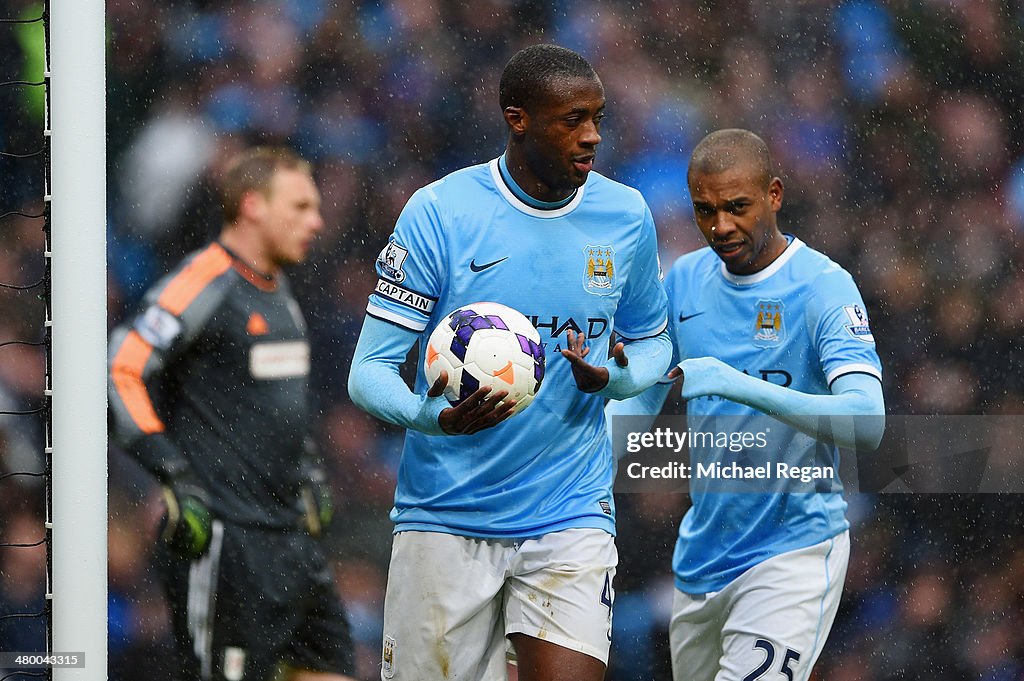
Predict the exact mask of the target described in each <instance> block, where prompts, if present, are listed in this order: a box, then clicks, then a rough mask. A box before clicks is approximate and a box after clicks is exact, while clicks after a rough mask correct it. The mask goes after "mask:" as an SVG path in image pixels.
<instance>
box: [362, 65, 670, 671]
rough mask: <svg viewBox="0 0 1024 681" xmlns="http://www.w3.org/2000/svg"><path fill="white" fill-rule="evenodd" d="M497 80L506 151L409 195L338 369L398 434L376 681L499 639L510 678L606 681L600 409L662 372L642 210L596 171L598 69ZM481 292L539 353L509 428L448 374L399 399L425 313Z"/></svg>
mask: <svg viewBox="0 0 1024 681" xmlns="http://www.w3.org/2000/svg"><path fill="white" fill-rule="evenodd" d="M499 90H500V105H501V109H502V112H503V116H504V119H505V122H506V124H507V126H508V130H509V139H508V144H507V146H506V148H505V152H504V153H503V154H502V155H501V156H500V157H499V158H496V159H494V160H492V161H490V162H489V163H484V164H481V165H476V166H472V167H468V168H464V169H462V170H459V171H456V172H454V173H452V174H450V175H448V176H446V177H444V178H442V179H440V180H438V181H436V182H434V183H432V184H430V185H427V186H426V187H423V188H422V189H420V190H419V191H417V192H416V193H415V194H414V195H413V196H412V197H411V198H410V199H409V202H408V203H407V204H406V206H405V209H404V210H403V211H402V214H401V215H400V216H399V218H398V222H397V225H396V226H395V230H394V233H393V234H392V235H391V237H390V238H389V240H388V243H387V244H386V245H385V246H384V248H383V250H382V251H381V254H380V256H379V258H378V261H377V273H378V275H379V281H378V283H377V286H376V288H375V290H374V293H373V294H372V295H371V296H370V300H369V304H368V305H367V308H366V311H367V315H366V319H365V321H364V324H363V329H362V332H361V334H360V338H359V343H358V345H357V347H356V351H355V356H354V358H353V362H352V370H351V374H350V376H349V392H350V395H351V397H352V399H353V400H354V401H355V402H356V403H357V404H358V405H360V406H361V407H362V408H364V409H366V410H367V411H368V412H370V413H372V414H374V415H375V416H377V417H378V418H381V419H383V420H385V421H388V422H391V423H395V424H398V425H401V426H404V427H405V428H406V429H407V433H406V439H405V448H404V451H403V454H402V460H401V463H400V467H399V474H398V487H397V490H396V492H395V506H394V509H393V511H392V514H391V517H392V520H393V521H394V522H395V537H394V542H393V548H392V556H391V566H390V570H389V574H388V586H387V594H386V597H385V604H384V641H383V651H382V663H381V676H382V678H384V679H406V680H420V679H442V678H456V679H465V680H467V681H472V680H479V681H483V680H485V679H488V680H489V679H503V678H505V674H506V651H507V648H508V643H511V644H512V647H513V648H514V653H515V657H516V659H517V661H518V667H519V678H520V680H521V681H554V680H556V679H573V680H574V681H597V680H599V679H601V678H603V676H604V670H605V665H606V662H607V658H608V647H609V642H610V634H611V630H610V628H611V608H612V600H613V590H612V579H613V577H614V573H615V566H616V563H617V554H616V551H615V544H614V538H613V536H614V532H615V520H614V513H615V509H614V502H613V499H612V479H613V473H614V458H613V456H612V452H611V444H610V441H609V439H608V436H607V432H606V427H605V421H604V413H603V409H604V401H605V398H606V397H612V398H619V399H622V398H626V397H629V396H632V395H635V394H637V393H639V392H641V391H642V390H644V389H645V388H647V387H649V386H651V385H653V384H654V383H655V382H656V381H657V380H658V378H659V377H660V376H662V375H664V372H665V371H666V369H667V368H668V366H669V356H670V345H669V341H668V337H667V334H666V332H665V329H666V324H667V321H666V307H667V305H666V298H665V293H664V289H663V288H662V286H661V283H660V281H659V268H658V259H657V239H656V236H655V230H654V221H653V219H652V217H651V213H650V210H649V209H648V207H647V205H646V203H645V201H644V200H643V198H642V197H641V195H640V193H639V192H637V191H636V190H635V189H632V188H630V187H626V186H624V185H621V184H619V183H617V182H614V181H612V180H610V179H608V178H605V177H603V176H601V175H599V174H598V173H596V172H593V171H592V168H593V164H594V161H595V154H596V149H597V147H598V144H599V143H600V141H601V135H600V132H599V130H600V125H601V119H602V118H603V117H604V108H605V98H604V88H603V87H602V85H601V81H600V79H599V78H598V77H597V75H596V74H595V72H594V70H593V68H592V67H591V66H590V64H589V63H587V61H586V60H585V59H584V58H583V57H581V56H580V55H579V54H576V53H575V52H573V51H571V50H567V49H564V48H561V47H556V46H553V45H537V46H533V47H529V48H526V49H525V50H522V51H520V52H519V53H517V54H516V55H515V56H513V57H512V59H511V60H510V61H509V62H508V64H507V66H506V67H505V70H504V72H503V74H502V77H501V83H500V88H499ZM479 301H487V302H494V303H498V304H500V305H504V306H507V307H510V308H512V309H514V310H518V311H519V312H521V313H522V314H523V315H525V316H526V317H527V318H528V319H529V320H530V321H531V323H532V325H533V326H534V327H536V329H537V330H538V331H539V334H540V342H541V343H542V344H543V345H544V346H546V347H545V350H546V353H545V354H546V368H545V371H544V376H543V385H542V386H541V388H540V390H539V391H538V392H537V394H536V396H535V398H534V400H533V402H532V403H531V404H530V406H529V408H527V409H524V410H523V411H522V412H521V413H518V414H516V415H515V416H514V417H512V418H511V419H509V417H510V415H511V414H512V410H513V409H514V408H515V405H514V404H513V401H511V400H505V399H504V398H505V397H506V396H507V395H506V391H504V390H496V391H491V389H490V388H488V387H481V388H480V389H478V390H474V391H472V392H469V393H468V394H466V395H465V396H464V397H463V398H462V399H460V400H458V403H457V405H455V406H453V404H452V403H450V402H449V401H448V399H446V398H445V397H444V396H443V392H444V390H445V389H446V387H447V386H448V380H449V379H450V378H451V377H450V376H447V372H444V373H442V374H441V375H439V376H438V377H437V379H436V380H435V381H434V382H433V383H432V384H428V383H427V380H426V378H425V377H424V374H423V370H422V363H421V368H420V369H419V371H418V372H417V377H416V385H415V387H414V389H413V390H410V389H409V387H408V386H407V385H406V384H405V382H404V381H403V380H402V378H401V376H400V375H399V366H400V365H401V364H402V363H403V362H404V361H405V358H406V356H407V354H408V352H409V350H410V348H411V347H412V346H413V345H414V344H416V343H417V342H419V344H420V354H421V357H424V356H425V355H426V350H427V348H426V341H427V338H428V337H429V336H430V334H431V332H432V331H433V330H434V329H435V327H437V325H438V324H439V323H440V322H441V320H442V319H444V318H445V317H446V316H447V315H449V314H450V313H452V311H453V310H458V309H460V308H461V307H462V306H464V305H466V304H468V303H474V302H479ZM467 314H468V313H467ZM459 320H460V321H459V323H460V324H463V323H465V324H472V323H473V319H470V318H467V317H465V315H463V316H460V317H459ZM468 328H470V327H460V329H462V330H463V331H466V333H467V334H468V330H467V329H468ZM613 331H614V332H615V333H617V334H618V335H619V338H620V339H621V340H622V343H617V344H616V346H615V347H614V348H611V355H612V356H611V358H608V355H609V340H610V337H611V334H612V332H613ZM464 340H465V341H466V342H469V343H472V340H471V335H466V336H465V338H464ZM591 349H593V354H592V357H591V358H590V359H591V361H588V353H590V352H591ZM559 351H560V352H561V355H562V356H558V352H559ZM593 358H597V359H596V360H594V359H593ZM428 359H429V358H428ZM456 392H460V391H456ZM460 396H461V393H460ZM506 419H508V420H507V421H506Z"/></svg>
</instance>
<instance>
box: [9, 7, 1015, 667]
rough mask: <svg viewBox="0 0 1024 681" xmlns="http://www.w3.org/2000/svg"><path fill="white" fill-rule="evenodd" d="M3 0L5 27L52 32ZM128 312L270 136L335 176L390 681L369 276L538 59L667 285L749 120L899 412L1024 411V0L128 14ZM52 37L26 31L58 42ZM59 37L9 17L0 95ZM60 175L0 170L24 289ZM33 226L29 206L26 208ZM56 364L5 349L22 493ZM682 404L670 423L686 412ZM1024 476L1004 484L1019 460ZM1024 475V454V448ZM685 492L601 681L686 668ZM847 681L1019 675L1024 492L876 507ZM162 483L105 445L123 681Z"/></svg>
mask: <svg viewBox="0 0 1024 681" xmlns="http://www.w3.org/2000/svg"><path fill="white" fill-rule="evenodd" d="M40 11H41V4H40V3H39V2H38V1H35V0H8V1H7V2H5V3H4V8H3V10H0V14H3V16H0V18H10V17H22V18H27V17H33V16H39V14H40ZM107 25H108V51H107V55H108V57H107V58H108V63H107V134H108V140H109V143H108V215H109V223H108V232H107V239H108V254H109V255H108V268H109V301H108V309H109V317H110V319H109V321H110V323H111V324H112V323H114V322H115V321H117V320H119V319H121V318H122V317H123V316H124V315H125V314H127V313H128V312H129V311H130V310H131V309H133V307H134V306H135V305H136V304H137V302H138V300H139V297H140V295H141V294H142V292H143V291H144V290H145V289H146V287H147V286H148V285H149V284H151V283H152V282H153V281H154V279H155V278H156V277H158V276H159V275H161V274H162V273H163V272H164V271H165V270H166V269H167V268H168V267H169V266H170V265H171V264H173V263H175V262H177V261H178V260H179V259H180V258H181V257H182V256H183V255H184V254H185V253H186V252H188V251H190V250H192V249H193V248H195V247H197V246H198V245H200V244H201V243H203V242H204V241H206V240H207V239H209V238H210V236H212V234H213V233H214V231H215V230H216V229H217V228H218V227H219V226H220V220H219V213H218V210H217V206H216V200H215V198H214V196H215V193H214V192H215V188H216V186H217V182H218V178H219V176H220V172H221V169H222V164H223V161H224V160H225V159H226V158H227V157H228V156H229V155H230V153H231V152H232V151H233V150H235V149H238V148H241V147H242V146H244V145H247V144H251V143H254V142H277V143H284V144H288V145H291V146H293V147H295V148H296V149H297V150H298V151H299V152H300V153H302V154H303V155H305V156H306V157H308V158H310V159H311V160H312V161H314V163H315V164H316V168H317V177H318V181H319V184H320V187H321V190H322V192H323V199H324V202H323V208H324V217H325V219H326V222H327V225H328V229H327V230H326V233H325V234H324V236H323V238H322V239H321V240H320V242H319V243H318V244H317V246H316V251H315V253H314V254H313V256H312V258H311V260H310V261H309V262H308V263H307V264H306V265H304V266H303V267H301V268H297V269H296V270H295V271H293V272H292V274H291V276H292V278H293V282H294V284H295V287H296V289H297V293H298V295H299V297H300V301H301V302H302V304H303V307H304V310H305V313H306V316H307V319H308V321H309V322H310V327H311V332H312V336H313V337H312V340H313V346H314V357H313V362H314V367H315V371H314V374H313V377H314V385H313V388H314V392H315V399H316V403H317V405H318V409H319V414H320V418H319V419H318V421H317V425H316V437H317V438H318V440H319V442H320V445H321V447H322V449H323V451H324V452H326V453H327V454H328V456H329V459H330V462H331V474H332V482H333V484H334V490H335V495H336V501H337V506H338V509H339V510H338V513H337V514H336V517H341V518H342V519H343V522H340V523H336V526H335V528H334V530H333V534H332V536H331V539H330V540H331V541H332V549H333V555H334V556H336V574H337V584H338V588H339V589H340V591H341V592H342V593H343V595H344V597H345V598H346V600H347V603H348V606H349V609H350V616H351V619H352V623H353V630H354V632H355V634H356V638H357V643H358V645H359V660H360V665H361V667H360V669H361V676H362V678H366V679H372V678H376V677H377V674H378V673H379V671H378V670H379V657H380V651H379V647H380V637H381V615H382V599H383V587H384V583H385V578H386V566H387V557H388V555H389V551H390V522H389V521H388V518H387V514H388V510H389V509H390V506H391V501H392V493H393V489H394V481H395V480H394V477H395V470H396V465H397V460H398V457H399V454H400V451H401V441H402V434H401V432H400V431H399V430H398V429H394V428H390V427H385V426H383V425H381V424H380V423H378V422H376V421H375V420H373V419H372V418H370V417H368V416H366V415H365V414H363V413H361V412H360V411H358V410H357V409H356V408H355V407H353V406H352V405H351V404H350V403H349V401H348V399H347V396H346V394H345V378H346V376H347V372H348V362H349V358H350V356H351V352H352V349H353V347H354V343H355V339H356V336H357V333H358V330H359V327H360V324H361V321H362V316H363V309H364V306H365V301H366V296H367V295H368V293H369V292H370V290H371V289H372V286H373V283H374V278H375V275H374V272H373V260H374V258H375V256H376V254H377V252H378V251H379V250H380V248H381V247H382V245H383V244H384V242H385V240H386V238H387V235H388V234H389V232H390V230H391V228H392V226H393V224H394V220H395V218H396V217H397V215H398V212H399V211H400V209H401V207H402V205H403V204H404V202H405V201H406V199H407V198H408V197H409V196H410V195H411V193H412V192H413V191H414V190H415V189H416V188H418V187H419V186H421V185H423V184H426V183H427V182H429V181H431V180H433V179H435V178H437V177H439V176H441V175H443V174H445V173H447V172H449V171H451V170H454V169H456V168H458V167H461V166H464V165H468V164H470V163H476V162H484V161H487V160H489V159H491V158H493V157H496V156H497V155H498V154H499V153H501V151H502V149H503V148H504V143H505V139H506V133H505V130H504V123H503V121H502V119H501V116H500V111H499V107H498V104H497V83H498V80H499V76H500V73H501V69H502V68H503V66H504V64H505V62H506V61H507V59H508V58H509V57H510V56H511V55H512V54H513V53H514V52H515V51H516V50H518V49H519V48H521V47H524V46H526V45H528V44H532V43H536V42H555V43H558V44H562V45H565V46H567V47H571V48H573V49H576V50H578V51H580V52H581V53H583V54H584V55H585V56H587V57H588V58H589V59H590V60H591V61H592V63H593V64H594V66H595V68H596V69H597V71H598V73H599V75H600V76H601V78H602V80H603V82H604V85H605V88H606V92H607V99H608V116H607V118H606V123H605V125H604V127H603V129H602V136H603V141H602V143H601V146H600V148H599V153H598V161H597V163H598V167H597V169H598V170H599V172H601V173H603V174H605V175H608V176H610V177H612V178H615V179H618V180H620V181H623V182H626V183H629V184H632V185H634V186H636V187H638V188H639V189H640V190H641V191H642V192H643V193H644V195H645V197H646V198H647V200H648V202H649V204H650V205H651V208H652V211H653V213H654V216H655V219H656V222H657V224H658V229H659V233H660V239H661V258H662V262H663V263H664V264H665V265H666V266H667V265H668V264H670V263H671V262H672V261H673V260H674V258H675V257H677V256H678V255H680V254H682V253H684V252H687V251H690V250H693V249H695V248H698V247H700V246H701V240H700V237H699V234H698V232H697V230H696V228H695V227H694V225H693V221H692V214H691V210H690V206H689V201H688V196H687V191H686V186H685V181H684V179H685V172H686V164H687V158H688V156H689V152H690V150H691V149H692V147H693V145H694V144H695V143H696V141H697V140H699V139H700V137H702V136H703V135H704V134H705V133H707V132H709V131H711V130H713V129H716V128H722V127H746V128H749V129H751V130H754V131H755V132H757V133H759V134H761V135H762V136H763V137H764V138H765V139H766V141H767V142H768V144H769V146H770V148H771V150H772V153H773V156H774V160H775V162H776V164H777V166H778V172H779V174H780V175H781V177H782V179H783V181H784V183H785V187H786V194H785V202H784V206H783V209H782V213H781V214H780V219H779V223H780V226H782V228H783V231H786V232H791V233H793V234H795V235H797V236H798V237H799V238H801V239H802V240H803V241H805V242H807V243H808V244H810V245H811V246H813V247H815V248H817V249H819V250H822V251H824V252H825V253H827V254H828V255H830V256H831V257H832V258H833V259H834V260H836V261H837V262H839V263H840V264H841V265H842V266H844V267H845V268H846V269H847V270H849V271H850V272H851V273H852V274H853V275H854V278H855V279H856V280H857V282H858V283H859V285H860V287H861V290H862V292H863V294H864V297H865V301H866V303H867V306H868V310H869V314H870V315H871V320H872V327H873V331H874V335H875V337H876V339H877V340H878V350H879V354H880V356H881V359H882V363H883V367H884V372H885V384H884V387H885V395H886V401H887V406H888V410H889V412H890V413H892V414H1001V415H1021V414H1022V413H1024V105H1022V103H1024V6H1022V4H1021V3H1020V2H1018V1H1016V0H970V1H967V0H844V1H841V2H828V1H825V0H790V1H787V2H776V3H770V2H753V1H748V0H735V1H733V2H707V1H699V0H635V1H633V2H625V1H621V2H619V1H612V0H607V1H603V2H602V1H595V0H556V1H555V2H546V3H545V2H537V1H536V0H480V1H479V2H474V3H459V2H452V1H451V0H367V1H364V2H360V1H357V0H352V1H351V2H335V1H332V0H258V1H252V0H175V1H173V2H166V1H165V2H158V1H157V0H108V1H107ZM37 29H38V33H34V31H37ZM34 38H41V25H40V24H0V71H2V73H0V81H8V80H27V81H34V80H40V79H41V78H40V76H41V69H40V68H38V58H39V56H40V54H39V50H38V49H37V48H36V47H34V45H35V44H36V41H35V40H34ZM41 117H42V105H41V100H40V95H39V93H38V88H33V87H32V86H8V87H0V152H7V153H14V154H18V155H22V154H26V153H28V152H31V151H33V150H34V149H36V148H40V147H41V146H42V134H41V128H42V125H41ZM42 163H43V159H42V157H28V158H17V157H14V156H9V155H0V178H2V181H0V215H4V217H0V284H15V285H18V286H25V285H29V284H32V283H33V282H36V281H38V280H40V278H41V276H42V256H41V252H42V249H43V246H44V241H43V221H42V219H40V218H35V217H32V216H34V215H37V214H39V213H40V212H41V210H42V205H43V204H42V201H41V197H42V195H43V192H44V171H43V165H42ZM12 211H17V212H18V213H20V214H12V215H5V214H6V213H8V212H12ZM39 294H40V290H39V289H38V287H37V288H30V289H26V290H18V289H10V288H0V343H3V342H4V341H7V340H13V339H22V340H30V341H38V340H40V339H41V338H42V320H43V314H44V310H43V306H42V303H41V301H40V298H39ZM44 358H45V355H44V352H43V350H42V349H41V348H39V347H35V346H29V345H7V346H4V345H0V475H3V474H6V473H10V472H14V471H41V470H42V466H43V463H42V459H41V455H40V451H41V444H40V443H41V438H42V434H41V432H42V423H43V421H42V417H41V416H40V415H39V414H34V415H24V416H15V415H5V414H3V413H2V412H4V411H11V410H22V411H24V410H31V409H34V408H36V407H38V406H39V404H40V402H41V395H42V387H43V384H44V372H45V364H44ZM676 407H677V408H678V407H679V405H676ZM1011 463H1013V462H1011ZM1016 463H1017V464H1022V463H1024V461H1021V460H1020V459H1018V460H1017V461H1016ZM43 493H44V488H43V486H42V484H41V483H40V479H39V478H38V477H36V476H24V475H22V476H10V477H0V530H2V533H0V542H4V543H29V544H31V543H34V542H36V541H37V540H38V539H40V538H41V537H42V521H41V518H42V512H43V511H42V507H43ZM686 503H687V501H686V497H685V496H684V495H681V494H655V493H651V494H626V495H621V496H620V499H619V504H620V532H619V540H618V541H619V551H620V556H621V560H622V564H621V566H620V570H619V574H618V576H617V578H616V587H617V600H616V609H615V629H614V640H613V658H612V660H611V664H610V669H609V674H608V678H609V680H610V681H632V680H641V679H667V678H669V676H668V655H667V648H666V646H667V640H666V639H667V635H666V631H667V617H668V611H669V608H670V603H671V589H672V586H671V579H670V576H669V572H670V568H669V565H670V561H669V557H670V554H671V548H672V544H673V542H674V537H675V527H676V525H677V523H678V520H679V518H680V517H681V514H682V512H683V511H684V510H685V506H686ZM850 503H851V506H850V517H851V523H852V525H853V529H852V536H853V543H854V546H853V558H852V562H851V568H850V575H849V578H848V582H847V589H846V593H845V596H844V601H843V605H842V609H841V611H840V614H839V617H838V619H837V622H836V625H835V629H834V631H833V634H832V636H831V638H830V640H829V643H828V644H827V646H826V648H825V652H824V654H823V655H822V658H821V661H820V662H819V664H818V669H817V672H816V678H817V679H827V680H828V681H855V680H856V681H889V680H895V679H908V680H916V679H922V680H923V679H929V680H931V681H946V680H949V681H963V680H965V679H977V680H978V681H1021V680H1022V679H1024V637H1021V635H1020V632H1021V630H1022V629H1024V543H1022V542H1021V539H1022V538H1024V501H1022V500H1021V497H1019V496H1018V495H994V494H990V495H906V494H880V495H872V494H853V495H851V497H850ZM159 512H160V511H159V507H158V504H157V501H156V497H155V495H154V489H153V486H152V482H151V481H150V480H148V478H147V477H146V476H145V475H144V474H143V473H142V472H141V471H140V470H139V469H138V468H136V467H135V466H134V465H133V464H132V463H130V462H129V461H128V460H127V459H126V457H124V456H123V454H122V453H120V452H118V451H116V450H113V451H112V452H111V456H110V531H109V542H108V549H109V556H110V558H109V560H110V567H109V570H110V582H109V583H110V599H109V605H110V615H109V622H110V637H111V638H110V678H111V679H114V680H117V679H136V678H147V679H153V680H155V681H159V679H161V678H165V676H161V674H164V673H165V672H164V671H161V670H159V669H153V665H154V661H155V660H159V659H160V657H161V656H160V655H158V654H154V652H159V650H161V649H162V648H164V647H166V646H168V645H169V642H168V624H167V613H166V608H165V606H164V604H163V601H162V598H161V596H160V594H159V590H158V587H157V585H156V583H155V581H154V579H153V575H152V568H151V565H150V563H149V551H150V545H151V541H152V536H153V531H154V527H155V524H156V522H157V520H158V516H159ZM44 556H45V554H44V553H43V549H42V547H40V546H36V547H2V546H0V650H12V649H19V650H32V649H40V648H39V645H41V643H38V644H36V643H33V641H39V640H40V639H39V636H40V635H41V632H42V628H41V621H40V618H38V617H36V618H32V617H27V618H25V617H17V618H13V617H8V616H7V615H9V614H11V613H32V612H41V611H42V607H43V603H42V590H43V589H44V587H45V581H41V578H40V576H39V575H40V574H41V570H42V565H43V561H44Z"/></svg>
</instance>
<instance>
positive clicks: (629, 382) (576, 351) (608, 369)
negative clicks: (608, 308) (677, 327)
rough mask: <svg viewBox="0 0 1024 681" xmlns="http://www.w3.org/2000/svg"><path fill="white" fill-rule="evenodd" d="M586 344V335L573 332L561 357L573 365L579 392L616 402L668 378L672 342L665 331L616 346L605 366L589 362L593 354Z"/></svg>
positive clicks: (570, 331)
mask: <svg viewBox="0 0 1024 681" xmlns="http://www.w3.org/2000/svg"><path fill="white" fill-rule="evenodd" d="M586 340H587V337H586V335H585V334H582V333H576V332H575V331H572V330H571V329H570V330H569V332H568V340H567V342H566V347H565V349H563V350H562V356H563V357H565V358H566V359H567V360H569V362H571V363H572V375H573V378H575V379H576V387H577V388H579V389H580V390H581V391H583V392H585V393H594V392H596V393H599V394H600V395H601V396H602V397H607V398H609V399H613V400H624V399H626V398H629V397H633V396H634V395H639V394H640V393H641V392H643V391H644V390H646V389H647V388H649V387H651V386H652V385H654V384H655V383H657V382H658V380H659V379H660V378H661V377H662V376H664V375H665V370H666V369H667V368H668V366H669V362H670V361H671V359H672V342H671V340H670V339H669V336H668V333H667V332H665V331H663V332H661V333H659V334H658V335H656V336H651V337H650V338H643V339H640V340H635V341H630V342H629V343H628V344H627V343H621V342H620V343H616V344H615V347H613V348H612V356H611V357H610V358H608V361H607V362H605V363H604V365H603V366H597V365H594V364H590V363H589V362H587V361H586V357H587V355H589V354H590V348H589V347H587V346H586ZM627 348H628V350H629V354H628V355H627V353H626V350H627Z"/></svg>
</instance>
